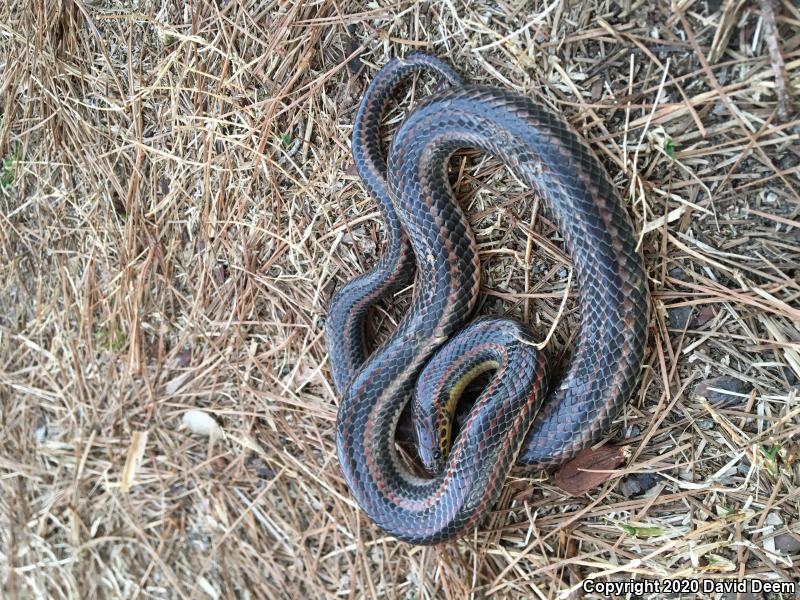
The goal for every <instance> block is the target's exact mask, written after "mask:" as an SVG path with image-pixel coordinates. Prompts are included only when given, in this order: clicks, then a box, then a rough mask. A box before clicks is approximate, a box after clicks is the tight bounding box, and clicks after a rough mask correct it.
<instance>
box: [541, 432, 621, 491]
mask: <svg viewBox="0 0 800 600" xmlns="http://www.w3.org/2000/svg"><path fill="white" fill-rule="evenodd" d="M627 457H628V447H627V446H613V445H609V446H601V447H599V448H587V449H586V450H582V451H581V452H579V453H578V455H577V456H576V457H575V458H573V459H572V460H571V461H569V462H568V463H567V464H565V465H564V466H563V467H561V469H559V471H558V472H557V473H556V474H555V476H554V477H553V483H555V484H556V485H557V486H558V487H560V488H561V489H562V490H564V491H565V492H567V493H568V494H569V495H570V496H580V495H581V494H583V493H585V492H588V491H589V490H591V489H592V488H595V487H597V486H598V485H600V484H601V483H603V482H604V481H607V480H608V479H609V478H610V477H611V475H612V473H598V471H610V470H612V469H616V468H617V467H619V466H620V465H621V464H622V463H624V462H625V459H626V458H627Z"/></svg>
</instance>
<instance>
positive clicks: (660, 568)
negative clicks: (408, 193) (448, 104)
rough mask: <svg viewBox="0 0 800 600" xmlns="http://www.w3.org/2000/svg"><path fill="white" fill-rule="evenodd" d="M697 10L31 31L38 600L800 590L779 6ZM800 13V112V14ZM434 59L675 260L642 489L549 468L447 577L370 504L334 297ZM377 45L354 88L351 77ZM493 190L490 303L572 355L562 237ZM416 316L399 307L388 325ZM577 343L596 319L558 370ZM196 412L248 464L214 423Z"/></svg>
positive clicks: (792, 35) (377, 230)
mask: <svg viewBox="0 0 800 600" xmlns="http://www.w3.org/2000/svg"><path fill="white" fill-rule="evenodd" d="M130 4H136V5H138V8H137V10H135V11H132V10H131V9H130V8H126V6H127V5H130ZM184 4H186V6H193V8H184ZM672 4H673V6H671V7H670V6H668V5H669V3H667V2H654V3H649V2H639V1H631V0H625V1H624V2H621V3H620V4H617V3H616V2H612V1H610V0H588V1H585V2H566V1H564V0H552V1H549V2H548V1H545V0H539V1H535V2H531V3H527V4H525V3H522V2H516V1H514V2H503V3H497V4H496V3H494V2H489V1H488V0H479V1H478V2H469V3H468V2H464V1H463V0H457V1H455V2H450V1H446V0H432V1H431V2H426V3H424V4H422V5H416V4H413V3H410V2H401V3H397V4H388V3H385V2H379V3H368V4H365V5H358V4H356V3H352V4H351V3H347V2H315V3H312V2H308V3H300V2H298V3H290V2H249V1H247V0H230V1H227V2H226V1H220V2H214V1H210V0H205V1H200V2H191V3H177V2H176V3H163V4H162V3H161V2H151V1H147V0H144V1H142V2H140V3H124V2H117V1H114V0H105V1H102V2H94V3H91V4H90V3H88V2H85V1H83V2H78V1H77V0H67V1H65V2H50V1H47V0H22V1H13V0H12V1H11V2H9V3H6V4H5V5H4V6H3V7H2V8H0V72H2V80H0V111H1V113H2V117H1V118H0V155H2V157H3V158H4V159H5V160H4V162H3V163H2V173H0V179H1V180H2V190H1V191H0V207H2V209H1V210H2V213H1V215H0V242H1V244H0V248H1V249H2V250H1V251H2V255H1V258H0V401H1V402H2V404H0V432H1V433H2V435H0V541H2V547H0V553H1V554H0V558H1V560H0V582H2V585H3V589H4V592H3V595H4V597H10V598H17V597H19V598H29V597H39V598H96V597H178V598H196V597H201V596H207V597H213V598H216V597H220V598H233V597H251V598H252V597H308V598H322V597H332V596H334V595H340V596H347V597H362V596H367V597H377V596H381V597H383V596H387V597H399V598H420V599H422V598H439V597H445V598H463V597H467V596H473V597H482V596H485V595H488V594H489V593H492V592H496V593H498V595H499V596H501V597H554V596H557V595H559V594H562V595H564V594H566V593H569V591H570V590H573V589H574V588H575V586H577V585H579V584H580V582H581V581H582V580H583V579H585V578H586V577H588V576H595V577H608V578H611V579H620V578H622V579H627V578H630V577H638V578H645V577H661V576H667V575H673V576H675V575H686V576H700V575H703V576H708V577H714V578H731V577H736V576H742V575H747V576H753V577H761V578H773V579H774V578H787V579H791V578H793V579H797V578H798V576H800V563H798V560H800V543H798V540H800V521H798V513H800V495H799V494H798V490H800V461H798V455H799V454H800V444H798V439H799V438H798V433H800V405H798V401H797V398H798V391H797V390H798V381H799V380H800V281H799V278H798V275H800V273H799V265H800V167H798V165H800V144H798V137H800V121H798V120H797V119H798V116H797V114H796V113H795V114H794V115H792V116H791V119H794V120H791V119H790V120H789V121H787V122H783V123H781V122H779V119H778V118H777V115H776V112H777V102H776V95H775V89H776V84H775V79H774V77H775V75H774V72H773V70H772V68H771V63H770V51H769V49H768V47H767V46H768V44H767V41H766V40H765V39H764V33H763V32H764V29H763V28H762V26H761V20H760V12H759V7H758V4H757V3H755V2H740V1H737V0H733V1H730V0H725V2H722V3H721V4H722V6H720V2H719V0H716V1H715V0H675V1H674V2H672ZM651 5H652V6H651ZM656 6H660V8H654V7H656ZM774 12H775V18H776V25H777V29H778V32H779V33H780V34H781V35H782V39H781V40H780V49H781V50H782V54H783V56H782V58H783V61H784V63H785V75H786V81H785V82H784V85H783V87H784V88H785V89H787V90H788V91H789V92H790V93H793V94H795V95H796V94H797V93H798V90H800V33H798V32H799V31H800V10H798V8H797V7H796V5H794V3H793V2H792V1H791V0H783V1H782V4H776V5H775V11H774ZM348 26H351V30H352V31H353V33H354V35H355V38H354V39H351V38H350V37H349V35H348ZM414 48H426V49H428V50H430V51H431V52H432V53H434V54H437V55H440V56H444V57H447V58H448V59H449V60H450V61H452V62H453V63H454V64H455V65H457V66H458V68H459V69H460V70H461V71H462V72H463V73H464V74H465V75H466V76H467V77H468V78H469V79H470V80H471V81H475V82H491V83H494V84H497V85H501V86H505V87H510V88H515V89H518V90H522V91H524V92H525V93H527V94H529V95H531V96H533V97H535V98H536V99H537V100H539V101H541V102H543V103H546V104H548V105H550V106H551V107H553V108H555V109H556V110H558V111H560V112H561V113H563V114H564V115H565V116H566V117H567V118H569V120H570V121H571V122H572V123H573V124H574V125H575V126H576V127H578V128H579V129H580V130H581V131H582V133H583V134H584V135H585V136H586V137H587V139H589V140H590V141H591V143H592V145H593V146H594V147H595V148H596V150H597V152H598V154H599V155H600V156H601V157H602V159H603V161H604V162H605V164H606V166H607V167H608V169H609V172H610V173H611V175H612V177H613V178H614V180H615V182H616V183H617V184H618V185H619V189H620V190H622V192H623V196H624V198H625V199H626V201H627V202H628V205H629V207H630V210H631V212H632V214H633V215H634V217H635V220H636V224H637V228H638V229H639V230H640V231H641V232H642V249H643V252H644V254H645V257H646V261H647V266H648V269H649V273H650V283H651V288H652V291H653V310H652V318H653V320H652V327H651V338H650V342H649V348H650V351H649V354H648V358H647V361H646V368H645V373H644V377H643V380H642V384H641V390H640V393H639V394H638V395H637V396H636V397H635V398H633V399H632V400H631V402H630V403H629V405H628V406H627V408H626V410H625V412H624V415H622V416H621V417H620V419H619V421H618V424H617V425H616V426H615V427H614V428H613V430H612V431H611V432H609V439H615V440H618V439H622V438H627V439H628V442H629V443H630V444H631V450H632V456H631V458H630V460H629V462H628V463H627V466H626V467H625V468H624V469H622V470H619V471H617V472H615V473H614V475H613V477H612V478H611V479H610V481H609V482H607V483H606V484H605V485H604V486H602V487H601V488H599V489H596V490H593V491H592V492H590V493H588V494H586V495H585V496H582V497H579V498H569V497H567V496H565V495H563V493H561V492H560V491H559V490H558V489H557V488H556V487H554V486H553V485H552V484H551V483H549V482H548V480H546V479H545V478H538V479H531V478H530V477H526V476H524V475H523V474H518V475H517V476H515V477H513V478H511V480H510V481H509V482H508V484H507V486H506V490H505V492H504V494H503V496H502V499H501V501H500V502H499V504H498V505H497V506H496V507H495V509H494V512H493V514H492V517H491V518H490V520H489V521H488V522H487V523H486V524H485V525H484V526H483V527H482V528H481V530H480V531H479V532H477V533H475V534H474V535H473V536H471V537H469V538H468V539H465V540H462V541H459V542H457V543H452V544H448V545H445V546H442V547H437V548H429V549H421V548H412V547H409V546H407V545H405V544H401V543H397V542H395V541H393V540H392V539H390V538H387V537H386V536H384V535H382V534H381V532H380V531H378V530H376V529H375V528H374V527H373V526H372V525H371V524H370V523H369V522H368V520H367V519H366V518H365V517H364V516H362V515H361V514H360V513H359V511H358V510H357V509H356V508H355V506H354V504H353V502H352V500H351V499H350V497H349V495H348V493H347V490H346V488H345V486H344V485H343V482H342V479H341V476H340V473H339V470H338V466H337V463H336V458H335V452H334V446H333V435H332V430H333V425H334V420H335V416H336V405H337V399H336V397H335V395H334V393H333V390H332V388H331V384H330V382H329V381H328V379H327V375H328V371H327V364H326V349H325V345H324V340H323V336H322V325H323V322H324V317H325V310H326V304H327V301H328V298H329V297H330V294H331V292H332V291H333V290H334V289H335V288H336V287H337V286H339V285H341V283H342V282H343V281H345V280H347V279H349V278H351V277H353V276H354V275H355V274H357V273H360V272H362V271H363V270H364V269H365V268H367V267H368V266H369V264H370V263H371V262H372V261H373V260H374V256H375V255H376V254H377V253H378V252H379V248H380V244H381V240H382V234H381V223H380V218H379V215H378V214H377V212H376V209H375V206H374V204H373V203H372V202H371V201H370V200H368V199H367V197H366V195H365V193H364V190H363V188H362V187H361V185H360V183H359V181H358V180H357V178H356V177H355V176H354V175H353V171H352V169H351V168H350V165H351V161H350V153H349V133H350V129H351V126H352V122H353V117H354V112H355V108H356V106H357V103H358V100H359V99H360V96H361V94H362V92H363V89H364V84H365V83H366V82H367V81H368V80H369V78H370V77H371V76H372V74H373V73H374V70H375V68H377V67H378V66H380V65H382V64H384V63H385V62H386V60H387V59H388V58H389V57H390V56H394V55H396V54H398V53H402V52H406V51H409V50H411V49H414ZM360 49H363V50H364V52H363V53H362V54H361V59H362V60H363V64H364V67H363V68H362V69H361V73H360V74H359V75H355V74H354V73H353V71H354V70H357V69H354V68H353V66H354V65H351V67H350V68H348V67H347V66H346V65H345V62H344V57H345V56H346V55H347V54H349V53H352V52H355V51H357V50H360ZM709 56H711V58H712V59H713V60H711V61H709V60H707V59H706V57H709ZM426 85H427V82H426V81H422V82H420V85H417V86H415V87H414V88H413V90H412V92H411V93H410V94H411V95H413V96H414V97H418V96H420V95H422V94H424V93H425V86H426ZM408 100H409V98H406V99H405V100H403V103H402V106H403V107H408V106H409V104H408ZM402 114H403V113H402V110H397V111H395V112H394V113H393V115H392V116H393V120H394V121H395V122H396V121H397V120H399V119H400V118H402ZM458 167H459V168H462V172H461V181H460V184H459V189H460V192H461V194H462V196H463V197H464V202H465V205H466V206H469V208H470V214H471V215H472V221H473V225H474V227H475V230H476V231H477V233H478V236H479V241H480V244H481V251H482V259H483V262H484V267H485V268H484V271H485V272H484V292H485V294H484V296H483V298H484V299H483V302H482V306H481V310H482V311H483V312H503V313H509V314H512V315H517V316H520V317H524V318H526V320H527V321H528V322H530V323H531V324H532V325H533V326H534V327H535V328H536V329H537V330H538V331H540V332H541V334H542V336H544V335H545V334H546V333H547V331H548V329H549V327H550V325H551V324H552V322H553V320H554V319H555V317H556V314H557V312H558V308H559V304H560V302H561V297H562V295H563V293H564V291H565V290H564V288H565V285H566V281H567V278H568V276H569V262H568V258H567V257H565V256H564V255H563V252H562V249H561V248H562V247H561V246H560V243H559V241H558V237H557V234H554V228H553V226H552V224H551V222H550V221H549V220H548V218H547V212H546V211H545V210H543V209H542V210H540V208H539V204H538V202H537V200H536V198H534V197H532V195H531V194H529V193H527V192H526V191H525V190H523V189H522V188H521V187H520V186H518V185H517V184H516V183H515V182H514V181H512V180H511V179H510V178H509V177H508V176H507V175H506V174H505V172H504V171H503V170H502V169H501V168H500V167H499V166H498V165H497V164H496V163H494V162H492V161H489V160H483V159H478V160H475V161H464V162H462V163H459V165H458ZM476 180H477V182H476ZM407 297H408V294H404V295H403V297H402V298H399V299H398V302H396V303H387V304H386V305H385V306H384V307H383V308H382V309H381V310H379V311H378V314H377V316H376V325H377V327H378V328H379V330H380V331H382V332H384V333H385V332H386V331H389V330H390V329H391V327H392V324H393V323H395V322H396V319H397V317H398V315H399V314H401V312H400V310H399V308H398V307H401V306H402V305H403V304H404V303H405V302H406V300H407ZM574 321H575V314H574V308H572V309H571V308H570V305H569V304H568V306H567V311H566V313H565V315H564V317H563V318H562V319H561V320H560V321H559V323H558V326H557V327H556V330H555V335H554V336H553V339H552V348H553V350H554V352H559V351H560V350H561V349H563V348H565V347H567V346H568V343H569V335H570V332H571V331H574V327H573V325H574ZM715 390H722V391H715ZM190 409H200V410H203V411H205V412H206V413H208V414H211V415H213V416H214V417H215V418H216V420H217V422H218V423H219V426H220V427H221V428H222V430H223V431H224V433H225V436H224V437H223V438H219V437H217V439H210V438H209V437H207V436H205V435H203V434H201V433H196V432H193V431H192V430H190V429H187V428H186V427H184V426H182V423H183V422H184V419H185V415H186V412H187V411H188V410H190ZM190 414H191V413H190ZM195 419H197V417H195ZM195 427H196V426H195ZM792 532H793V533H792Z"/></svg>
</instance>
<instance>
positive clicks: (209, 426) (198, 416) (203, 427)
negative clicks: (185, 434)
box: [182, 409, 224, 439]
mask: <svg viewBox="0 0 800 600" xmlns="http://www.w3.org/2000/svg"><path fill="white" fill-rule="evenodd" d="M182 420H183V425H184V427H186V428H187V429H188V430H189V431H191V432H192V433H196V434H198V435H205V436H208V437H210V438H212V439H218V438H221V437H223V435H224V432H223V431H222V427H220V426H219V423H217V422H216V421H215V420H214V417H212V416H211V415H209V414H208V413H207V412H205V411H202V410H195V409H191V410H187V411H186V412H185V413H183V419H182Z"/></svg>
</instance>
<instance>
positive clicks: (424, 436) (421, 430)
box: [414, 414, 450, 475]
mask: <svg viewBox="0 0 800 600" xmlns="http://www.w3.org/2000/svg"><path fill="white" fill-rule="evenodd" d="M418 417H419V416H418V415H415V418H414V430H415V432H416V435H417V453H418V454H419V458H420V460H421V461H422V466H423V467H425V470H426V471H427V472H428V473H429V474H430V475H438V474H439V473H441V472H442V471H444V465H445V462H446V461H447V456H448V454H449V453H450V420H449V419H448V418H447V416H446V415H442V414H434V415H431V418H429V419H426V418H418Z"/></svg>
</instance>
